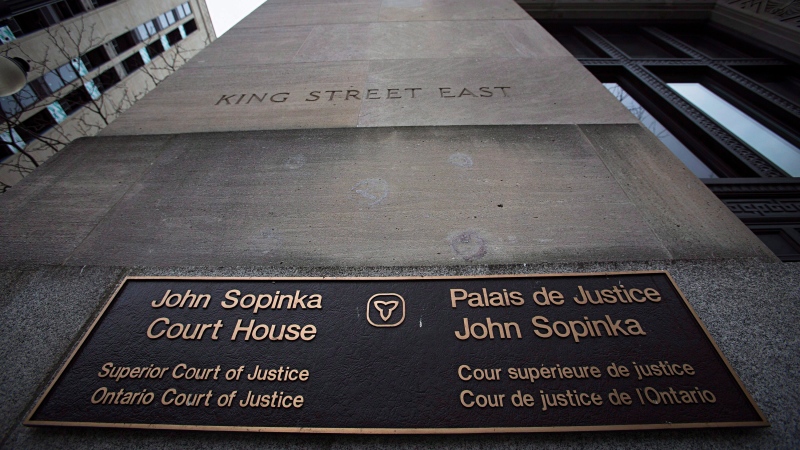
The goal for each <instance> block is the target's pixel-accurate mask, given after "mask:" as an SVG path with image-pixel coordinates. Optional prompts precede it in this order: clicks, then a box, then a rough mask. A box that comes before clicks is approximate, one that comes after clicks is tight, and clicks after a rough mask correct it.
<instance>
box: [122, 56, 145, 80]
mask: <svg viewBox="0 0 800 450" xmlns="http://www.w3.org/2000/svg"><path fill="white" fill-rule="evenodd" d="M142 66H144V59H142V55H140V54H139V53H134V54H133V55H131V56H130V57H129V58H128V59H126V60H124V61H122V67H123V68H125V73H127V74H128V75H130V74H131V73H133V72H135V71H136V69H138V68H140V67H142Z"/></svg>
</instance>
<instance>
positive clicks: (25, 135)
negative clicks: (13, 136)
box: [16, 109, 56, 144]
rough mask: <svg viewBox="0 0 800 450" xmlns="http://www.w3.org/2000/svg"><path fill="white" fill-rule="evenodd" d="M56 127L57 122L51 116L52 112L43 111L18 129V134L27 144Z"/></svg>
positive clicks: (21, 124) (24, 122) (25, 121)
mask: <svg viewBox="0 0 800 450" xmlns="http://www.w3.org/2000/svg"><path fill="white" fill-rule="evenodd" d="M55 125H56V120H55V119H54V118H53V116H52V115H50V111H48V110H47V109H43V110H41V111H39V112H38V113H36V114H34V115H32V116H31V117H29V118H28V119H26V120H24V121H23V122H21V123H20V124H19V126H18V127H16V130H17V134H19V136H20V138H22V140H23V141H24V142H25V143H26V144H27V143H30V142H31V141H33V140H34V139H36V136H39V135H41V134H42V132H44V131H45V130H48V129H50V128H52V127H54V126H55Z"/></svg>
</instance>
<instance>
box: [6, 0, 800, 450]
mask: <svg viewBox="0 0 800 450" xmlns="http://www.w3.org/2000/svg"><path fill="white" fill-rule="evenodd" d="M61 3H69V4H71V3H72V2H61ZM115 4H120V7H125V8H130V11H131V13H130V16H131V17H130V18H131V20H132V22H131V25H129V27H130V30H131V32H132V33H133V32H135V30H137V28H133V26H132V25H138V24H141V23H145V21H147V20H150V19H153V18H157V17H158V14H162V13H164V12H165V11H167V10H172V9H173V8H179V7H181V5H182V2H179V1H177V0H176V1H175V2H174V3H170V2H163V6H164V8H166V9H164V8H162V9H164V11H162V10H161V9H159V10H158V11H150V12H147V13H145V12H143V11H139V10H137V9H136V8H135V6H134V5H138V4H139V3H138V2H134V1H132V0H131V1H119V2H116V3H115ZM190 5H191V6H190V13H191V14H192V15H191V16H189V15H187V16H186V17H184V18H182V19H180V20H178V19H176V22H175V23H174V24H172V25H170V27H176V26H183V29H184V31H185V30H186V24H187V23H188V22H189V21H192V22H193V23H195V24H196V26H197V27H198V29H200V28H202V29H203V30H209V31H203V33H195V34H202V35H203V36H205V35H208V36H213V32H211V31H210V30H211V28H210V25H207V24H206V22H205V19H203V20H201V15H202V17H203V18H205V17H206V16H205V14H206V13H205V9H204V8H203V7H201V6H199V5H197V4H196V3H194V2H190ZM108 7H113V5H111V6H108ZM101 10H102V9H101ZM201 11H203V12H202V13H201ZM151 16H152V17H151ZM190 17H191V18H190ZM125 18H126V20H127V18H128V16H127V15H126V16H125ZM133 18H135V20H134V19H133ZM171 29H172V28H168V29H167V31H169V30H171ZM175 29H177V28H175ZM170 33H174V31H172V32H170ZM170 33H167V40H169V37H168V36H169V35H170ZM181 36H183V35H182V34H181ZM189 36H190V37H191V35H189ZM159 41H160V39H159ZM154 43H156V42H155V41H153V40H152V39H151V38H144V40H143V42H139V40H136V42H132V45H131V46H130V47H129V48H127V49H125V50H123V51H122V52H121V53H120V54H121V55H123V56H121V57H122V58H131V57H133V58H136V57H137V56H136V55H140V56H141V52H140V50H143V49H144V50H146V51H148V52H149V50H148V49H149V48H150V46H151V45H153V44H154ZM126 55H127V56H126ZM109 57H110V55H109ZM114 61H116V62H114ZM125 61H127V59H123V60H122V61H119V60H118V59H114V60H112V61H110V62H104V63H102V64H101V65H100V66H98V68H97V70H98V72H97V76H99V77H102V76H104V75H103V74H105V73H106V72H105V71H106V70H112V69H113V71H114V72H113V73H115V74H117V75H118V76H120V79H122V78H123V77H122V72H120V69H119V67H118V64H122V66H123V68H124V67H125ZM137 61H139V63H138V64H139V65H141V64H142V63H143V60H137ZM799 62H800V7H799V6H798V4H797V3H796V2H793V1H790V2H778V1H775V2H773V1H766V0H764V1H743V0H733V1H732V0H716V1H714V0H696V1H660V0H646V1H614V2H610V1H609V2H606V1H580V0H578V1H559V0H556V1H536V0H530V1H525V0H519V1H517V2H515V1H513V0H461V1H450V0H337V1H323V0H269V1H267V2H266V3H265V4H264V5H262V6H261V7H259V8H258V9H257V10H255V11H254V12H253V13H252V14H250V15H249V16H248V17H246V18H245V19H243V20H242V21H241V22H240V23H239V24H237V25H236V26H235V27H234V28H232V29H231V30H230V31H228V32H227V33H225V35H224V36H222V37H220V38H219V39H217V40H215V41H214V42H212V43H211V44H210V45H208V46H207V47H206V48H205V49H203V50H202V51H200V52H199V53H198V54H197V55H196V56H194V57H193V58H192V59H191V60H190V61H189V62H187V63H186V64H185V65H184V66H183V67H182V68H181V69H180V71H178V72H177V73H175V74H173V75H172V76H170V77H169V78H167V79H166V80H165V81H163V82H162V83H160V84H159V86H158V87H157V89H155V90H154V91H153V92H150V93H149V94H148V95H147V96H146V97H144V98H142V99H141V100H139V101H137V102H136V104H135V105H133V106H131V107H130V108H129V109H128V110H127V111H125V112H124V113H123V114H121V115H120V117H118V118H117V119H116V120H114V121H113V123H111V124H110V125H108V126H107V127H105V128H104V129H103V130H102V131H101V132H99V134H98V135H97V136H93V137H87V138H81V139H78V140H76V141H74V142H72V143H71V144H70V145H69V146H67V148H66V149H64V150H63V151H61V152H59V153H58V154H57V155H55V156H54V157H53V158H51V159H50V160H49V161H48V162H47V163H46V164H44V165H43V166H42V167H41V168H39V169H37V170H36V171H35V172H34V173H33V174H32V175H30V176H29V177H27V178H26V179H24V180H23V181H21V182H20V183H19V184H18V185H16V186H14V187H13V188H12V189H9V190H8V192H6V193H5V194H2V196H0V208H1V209H0V210H2V216H0V249H2V251H1V252H0V265H1V266H2V267H0V279H2V280H3V281H2V282H0V285H1V286H2V292H3V296H2V303H0V305H2V306H1V309H0V311H2V316H3V322H4V323H5V324H6V326H5V327H4V328H3V330H2V331H0V342H2V348H3V352H4V353H3V355H4V359H5V364H4V369H3V371H2V374H1V375H0V377H2V378H0V383H1V384H2V386H3V392H6V393H7V394H6V396H5V397H6V400H5V401H4V402H2V404H0V417H3V418H4V420H3V421H2V429H0V431H1V432H2V439H3V441H2V443H3V445H4V446H7V447H9V448H41V447H45V446H55V445H70V446H75V447H107V446H118V447H126V448H127V447H131V448H139V447H152V446H169V447H172V446H176V447H177V446H196V447H219V448H231V447H236V448H251V447H261V446H263V445H272V446H276V447H281V448H307V447H323V446H325V447H330V446H339V445H341V446H353V447H370V448H372V447H389V448H400V447H408V446H420V447H421V446H433V445H436V446H442V447H452V448H456V447H458V448H464V447H477V446H492V447H500V448H506V447H507V448H518V447H522V446H526V447H527V446H537V447H538V446H543V447H553V448H555V447H567V446H569V447H582V446H586V447H589V446H591V447H592V448H619V447H626V448H648V449H650V448H676V447H681V448H684V447H685V448H697V447H704V448H706V447H720V448H723V447H724V448H744V447H747V448H752V447H756V448H795V447H797V445H798V442H800V434H799V433H800V432H799V431H798V428H797V423H798V421H800V410H798V408H797V404H796V403H797V398H798V396H799V395H800V372H799V371H798V370H797V369H796V367H797V365H798V363H800V359H799V358H798V351H797V344H798V335H799V334H800V289H799V288H798V286H800V270H798V266H797V263H793V262H792V261H797V260H798V259H799V258H800V183H798V182H797V181H796V180H797V179H798V178H796V177H798V176H799V175H800V127H798V125H797V124H798V123H800V94H799V92H800V74H799V73H798V63H799ZM109 64H111V66H109ZM112 66H113V67H112ZM88 69H89V68H88V67H87V70H88ZM92 70H94V69H92ZM40 75H41V74H35V75H32V76H31V79H32V80H34V79H37V77H38V76H40ZM34 85H35V83H31V86H34ZM31 89H32V88H31ZM87 92H88V91H87ZM44 106H45V105H42V108H44ZM3 107H4V108H6V105H5V104H4V105H3ZM43 110H44V111H47V110H46V109H43ZM34 114H44V113H40V112H34ZM20 136H21V137H24V136H22V135H20ZM650 270H666V271H668V272H669V273H670V274H671V276H672V277H673V278H674V279H675V281H676V284H677V286H678V287H679V288H680V290H681V291H682V292H683V294H684V295H685V297H686V298H687V300H688V302H689V303H690V304H691V305H692V306H693V307H694V309H695V310H696V311H697V314H698V316H699V318H700V319H702V321H703V322H704V323H705V326H706V327H707V328H708V331H709V334H710V336H711V337H712V338H713V339H714V340H715V341H716V343H717V344H718V346H719V348H720V349H721V351H722V353H724V355H725V356H726V357H727V358H728V360H729V361H730V366H731V367H732V368H733V369H734V370H735V371H736V372H737V373H738V375H739V377H740V378H741V380H742V383H743V385H744V386H745V387H746V388H747V390H748V391H749V392H750V393H751V394H752V397H753V399H754V400H755V402H756V403H757V404H758V405H759V407H760V408H761V410H762V411H763V413H764V415H765V416H766V418H767V419H768V420H769V422H770V424H771V426H770V427H769V428H720V429H717V428H710V429H705V428H703V429H694V430H657V431H653V430H651V431H606V432H584V433H575V432H571V433H560V434H538V433H531V434H476V435H467V436H449V435H446V434H444V435H435V436H432V435H422V436H402V435H401V436H375V435H372V436H359V435H348V434H343V435H325V434H323V435H318V434H281V433H277V434H275V433H273V434H266V435H264V434H250V433H221V434H213V432H189V431H164V430H127V429H96V428H88V429H76V428H67V427H27V426H24V425H23V421H24V420H25V419H26V417H28V414H29V413H30V411H31V410H32V409H33V408H34V406H35V405H36V404H37V401H38V400H39V399H40V397H41V396H42V395H43V393H44V391H45V389H46V388H47V386H48V385H49V383H50V381H51V380H52V379H53V377H55V376H56V374H57V373H58V372H59V369H60V368H61V366H62V364H63V363H64V362H65V361H67V359H68V358H69V355H70V354H71V353H72V351H73V350H74V349H75V348H76V346H77V345H78V343H79V342H80V340H81V337H82V336H83V335H84V333H85V332H86V331H87V330H88V328H89V326H90V324H92V323H93V321H94V320H95V318H96V317H98V315H99V314H100V311H101V310H102V308H103V305H105V302H106V301H107V300H108V299H109V298H110V296H111V295H112V294H113V293H114V292H115V289H116V288H117V287H118V286H119V284H120V283H121V282H122V280H123V279H124V278H125V277H127V276H171V277H172V276H175V277H177V276H202V277H215V276H228V277H297V276H334V277H343V276H346V277H353V276H358V277H363V276H418V275H426V276H438V275H448V276H467V275H490V274H493V275H497V274H543V273H607V272H628V271H650ZM165 298H166V297H165ZM365 301H366V300H365ZM411 320H413V321H416V318H414V319H411ZM587 320H588V319H587ZM609 320H610V319H609ZM415 323H416V322H415ZM419 327H420V328H422V327H423V323H422V319H421V318H420V319H419ZM431 345H433V346H435V345H436V343H432V344H431ZM349 379H350V378H349V377H348V380H349ZM348 382H349V381H348ZM443 407H444V406H443ZM76 408H77V407H76ZM297 426H299V427H302V426H303V424H302V423H299V424H298V425H297ZM123 428H124V427H123ZM662 428H668V425H665V426H663V427H662ZM545 431H546V430H545ZM401 434H402V433H401Z"/></svg>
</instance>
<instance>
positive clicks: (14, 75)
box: [0, 56, 31, 97]
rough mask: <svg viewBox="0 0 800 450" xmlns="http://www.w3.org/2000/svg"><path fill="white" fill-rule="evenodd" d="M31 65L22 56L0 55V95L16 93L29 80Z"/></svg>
mask: <svg viewBox="0 0 800 450" xmlns="http://www.w3.org/2000/svg"><path fill="white" fill-rule="evenodd" d="M30 70H31V66H29V65H28V63H27V62H26V61H25V60H24V59H21V58H9V57H6V56H0V97H6V96H9V95H13V94H16V93H17V92H19V91H20V90H21V89H22V88H24V87H25V83H27V82H28V80H27V75H28V71H30Z"/></svg>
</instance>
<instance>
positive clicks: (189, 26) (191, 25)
mask: <svg viewBox="0 0 800 450" xmlns="http://www.w3.org/2000/svg"><path fill="white" fill-rule="evenodd" d="M183 30H184V31H185V32H186V34H187V35H190V34H192V33H194V32H195V31H197V22H195V21H194V19H192V20H190V21H188V22H186V23H185V24H183Z"/></svg>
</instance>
